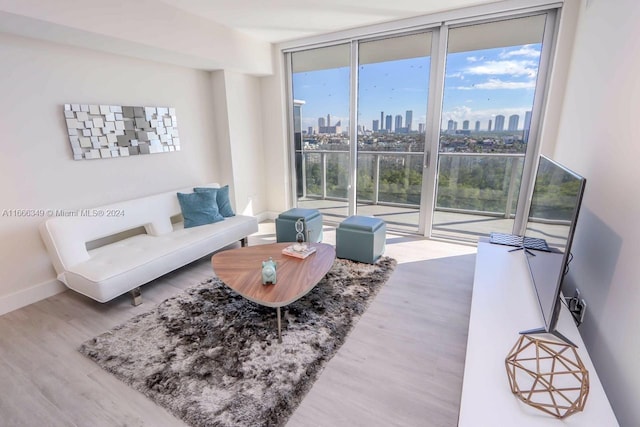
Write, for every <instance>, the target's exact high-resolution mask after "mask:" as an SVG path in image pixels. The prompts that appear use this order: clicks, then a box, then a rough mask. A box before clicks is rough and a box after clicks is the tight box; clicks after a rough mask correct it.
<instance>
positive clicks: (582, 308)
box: [578, 298, 587, 323]
mask: <svg viewBox="0 0 640 427" xmlns="http://www.w3.org/2000/svg"><path fill="white" fill-rule="evenodd" d="M586 312H587V302H586V301H585V300H584V298H583V299H581V300H580V312H579V313H578V314H579V316H580V317H579V318H580V323H582V322H584V314H585V313H586Z"/></svg>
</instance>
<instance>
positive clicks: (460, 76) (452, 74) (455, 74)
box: [446, 72, 464, 80]
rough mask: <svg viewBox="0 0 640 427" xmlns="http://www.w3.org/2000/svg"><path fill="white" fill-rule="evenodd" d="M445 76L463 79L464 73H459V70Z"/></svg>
mask: <svg viewBox="0 0 640 427" xmlns="http://www.w3.org/2000/svg"><path fill="white" fill-rule="evenodd" d="M446 77H447V78H458V79H461V80H464V74H463V73H461V72H457V73H451V74H447V75H446Z"/></svg>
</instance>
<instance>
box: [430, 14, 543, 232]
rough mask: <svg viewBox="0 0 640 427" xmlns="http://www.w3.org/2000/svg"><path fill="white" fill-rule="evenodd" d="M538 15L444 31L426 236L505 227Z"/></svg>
mask: <svg viewBox="0 0 640 427" xmlns="http://www.w3.org/2000/svg"><path fill="white" fill-rule="evenodd" d="M545 23H546V14H539V15H534V16H528V17H524V18H518V19H508V20H502V21H497V22H490V23H484V24H478V25H466V26H461V27H457V28H452V29H450V30H449V33H448V43H447V52H446V69H445V84H444V96H443V101H442V115H441V118H442V122H441V125H440V138H439V147H438V178H437V182H438V185H437V196H436V197H437V198H436V204H435V209H434V212H433V226H432V227H433V228H432V235H434V236H438V237H445V238H457V239H468V240H474V241H475V240H477V238H478V237H479V236H483V235H487V234H489V233H490V232H492V231H499V232H504V233H511V232H512V230H513V226H514V218H515V213H516V206H517V202H518V195H519V191H520V184H521V179H522V172H523V167H524V164H525V156H526V155H527V153H528V152H529V150H528V149H527V148H528V145H529V136H530V130H531V118H532V111H533V106H534V95H535V93H536V83H537V80H538V75H539V67H540V55H541V51H542V41H543V34H544V30H545Z"/></svg>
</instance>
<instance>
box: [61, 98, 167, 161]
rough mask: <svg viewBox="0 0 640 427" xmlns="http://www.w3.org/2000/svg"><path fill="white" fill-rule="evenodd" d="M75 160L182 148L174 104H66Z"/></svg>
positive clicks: (68, 127)
mask: <svg viewBox="0 0 640 427" xmlns="http://www.w3.org/2000/svg"><path fill="white" fill-rule="evenodd" d="M64 117H65V119H66V121H67V129H68V132H69V142H71V149H72V150H73V158H74V159H75V160H82V159H105V158H111V157H126V156H134V155H138V154H155V153H168V152H170V151H180V138H179V135H178V119H177V118H176V110H175V108H168V107H128V106H120V105H88V104H65V105H64Z"/></svg>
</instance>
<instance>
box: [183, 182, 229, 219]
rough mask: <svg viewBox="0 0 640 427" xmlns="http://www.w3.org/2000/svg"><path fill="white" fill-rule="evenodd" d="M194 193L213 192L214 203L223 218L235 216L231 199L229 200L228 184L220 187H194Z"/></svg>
mask: <svg viewBox="0 0 640 427" xmlns="http://www.w3.org/2000/svg"><path fill="white" fill-rule="evenodd" d="M193 191H195V192H196V193H204V192H209V193H214V194H215V197H216V203H217V204H218V210H219V211H220V214H221V215H222V216H223V217H225V218H230V217H232V216H235V212H233V208H232V207H231V201H230V200H229V186H228V185H225V186H224V187H221V188H211V187H196V188H194V189H193Z"/></svg>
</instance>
